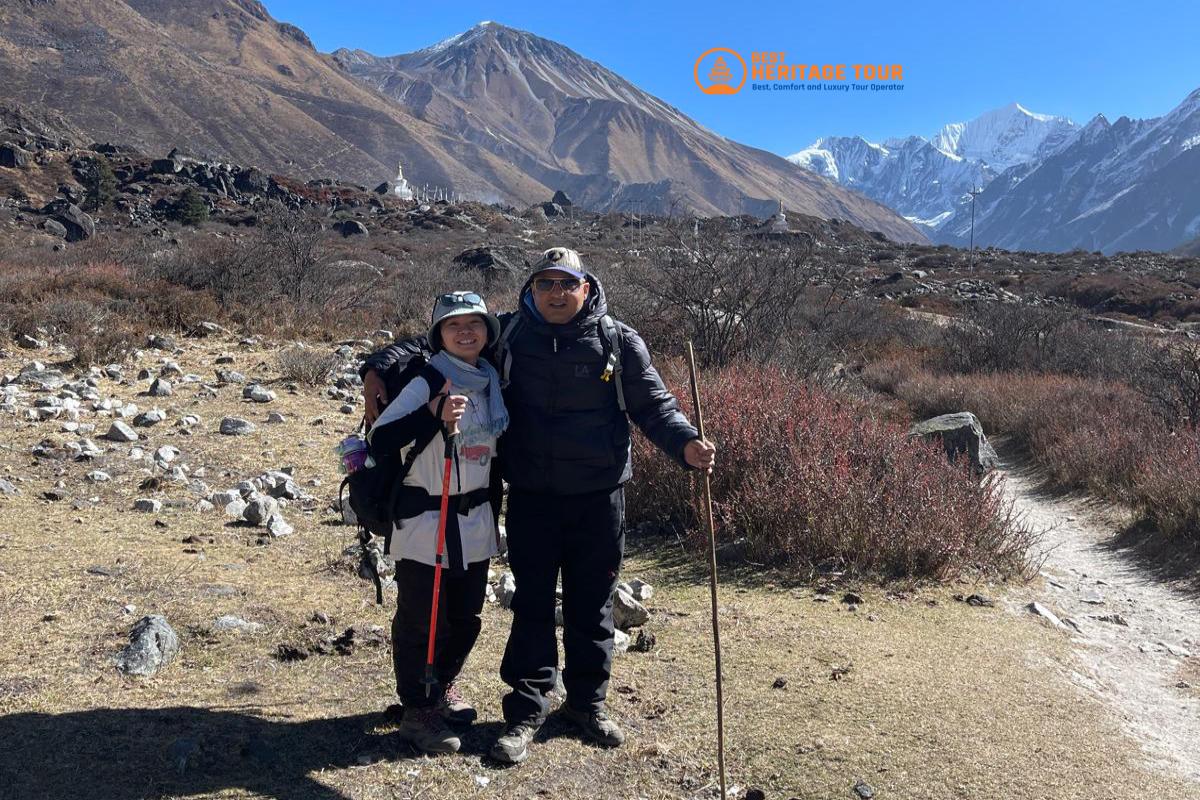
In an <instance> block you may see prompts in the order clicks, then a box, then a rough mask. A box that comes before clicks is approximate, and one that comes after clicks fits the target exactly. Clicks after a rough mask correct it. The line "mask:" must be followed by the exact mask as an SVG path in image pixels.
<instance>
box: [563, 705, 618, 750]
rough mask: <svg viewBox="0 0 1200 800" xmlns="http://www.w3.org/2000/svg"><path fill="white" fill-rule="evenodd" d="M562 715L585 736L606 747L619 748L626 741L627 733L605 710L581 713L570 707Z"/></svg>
mask: <svg viewBox="0 0 1200 800" xmlns="http://www.w3.org/2000/svg"><path fill="white" fill-rule="evenodd" d="M562 715H563V716H564V717H566V718H567V719H569V720H570V721H571V722H574V723H575V724H576V725H577V726H579V730H581V731H583V734H584V735H585V736H587V737H588V738H589V739H591V740H592V741H594V742H596V743H597V744H602V745H604V746H605V747H619V746H620V745H621V744H622V743H623V742H624V741H625V733H624V731H622V730H621V728H620V726H618V725H617V723H615V722H613V721H612V720H611V719H609V717H608V712H607V711H605V710H604V709H603V708H599V709H589V710H587V711H579V710H577V709H574V708H571V707H570V706H569V705H564V706H563V707H562Z"/></svg>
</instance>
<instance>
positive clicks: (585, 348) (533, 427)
mask: <svg viewBox="0 0 1200 800" xmlns="http://www.w3.org/2000/svg"><path fill="white" fill-rule="evenodd" d="M531 280H532V279H531ZM588 281H589V282H590V283H591V284H592V288H591V291H590V292H589V294H588V298H587V302H586V303H585V305H584V307H583V309H582V310H581V311H580V312H579V314H578V315H577V316H576V317H575V319H574V320H572V321H571V322H568V323H566V324H565V325H551V324H549V323H547V322H542V321H540V320H538V319H535V318H534V316H533V314H532V313H531V312H530V310H529V308H528V307H527V305H526V297H527V296H529V293H530V291H531V290H530V282H528V281H527V282H526V284H525V287H524V288H523V289H522V290H521V295H520V301H519V304H518V307H517V311H516V312H514V313H515V314H520V315H521V322H520V325H519V326H518V327H517V329H516V332H515V334H514V335H513V337H512V338H511V339H510V340H509V343H508V347H509V352H510V353H511V354H512V368H511V371H510V375H509V381H510V382H509V385H508V388H507V389H506V390H505V391H504V402H505V404H506V405H507V406H508V414H509V418H510V422H509V425H508V430H507V431H506V432H505V434H504V436H503V438H502V439H501V440H500V459H501V472H502V474H503V475H504V478H505V480H507V481H508V482H509V484H511V485H512V486H515V487H516V488H518V489H523V490H526V491H531V492H546V493H550V494H582V493H584V492H592V491H597V490H600V489H612V488H614V487H616V486H618V485H620V484H623V483H625V482H626V481H628V480H629V478H630V476H631V474H632V470H631V466H630V458H629V444H630V441H629V433H630V431H629V420H630V419H632V420H633V421H634V422H635V423H636V424H637V426H638V427H639V428H641V429H642V432H643V433H645V434H646V437H647V438H649V439H650V441H652V442H654V444H655V445H657V446H658V447H659V448H660V449H661V450H662V451H663V452H664V453H666V454H667V455H668V456H670V457H671V458H673V459H675V460H676V461H678V462H679V464H680V465H682V466H684V467H686V466H687V465H686V463H685V462H684V460H683V448H684V445H686V444H687V443H688V442H689V441H691V440H692V439H695V438H696V437H697V436H699V434H698V433H697V432H696V429H695V428H694V427H692V425H691V424H690V423H689V422H688V421H687V418H686V417H684V415H683V413H682V412H681V411H680V410H679V403H678V402H677V401H676V400H675V397H674V396H673V395H672V394H671V393H670V392H669V391H667V387H666V386H664V385H663V382H662V378H660V377H659V375H658V371H657V370H655V369H654V367H653V365H651V363H650V353H649V351H648V350H647V349H646V343H645V342H643V341H642V337H640V336H638V334H637V331H635V330H634V329H633V328H631V327H629V326H628V325H625V324H623V323H620V322H618V323H617V334H618V335H617V338H618V340H619V343H620V346H621V366H622V373H621V375H622V382H623V383H622V385H623V386H624V389H625V406H626V410H627V411H628V412H629V416H628V418H627V417H626V416H625V414H623V413H621V409H620V407H619V406H618V404H617V390H616V387H615V386H614V385H613V383H612V381H604V380H601V377H600V376H601V373H602V372H603V371H604V365H605V361H606V360H607V349H606V348H607V345H606V344H605V343H604V342H603V341H602V339H603V336H604V334H603V332H602V331H601V329H600V318H601V317H603V316H604V315H605V314H607V313H608V304H607V302H606V301H605V299H604V288H603V287H602V286H601V285H600V281H598V280H597V279H596V278H595V276H593V275H591V274H589V275H588ZM512 316H513V315H512V314H504V315H501V317H500V328H501V330H504V328H505V327H507V325H508V323H509V320H510V319H511V318H512Z"/></svg>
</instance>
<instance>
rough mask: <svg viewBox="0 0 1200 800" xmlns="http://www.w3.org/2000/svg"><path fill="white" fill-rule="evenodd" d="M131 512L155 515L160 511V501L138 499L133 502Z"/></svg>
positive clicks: (144, 498) (145, 498) (147, 498)
mask: <svg viewBox="0 0 1200 800" xmlns="http://www.w3.org/2000/svg"><path fill="white" fill-rule="evenodd" d="M133 510H134V511H142V512H145V513H149V514H157V513H158V512H159V511H162V501H161V500H155V499H153V498H150V497H139V498H138V499H137V500H134V501H133Z"/></svg>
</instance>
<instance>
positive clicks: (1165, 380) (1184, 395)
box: [1135, 341, 1200, 427]
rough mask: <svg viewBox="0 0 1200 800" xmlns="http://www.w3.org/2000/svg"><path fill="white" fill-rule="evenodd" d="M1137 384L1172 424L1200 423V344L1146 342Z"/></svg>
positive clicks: (1142, 351) (1155, 407)
mask: <svg viewBox="0 0 1200 800" xmlns="http://www.w3.org/2000/svg"><path fill="white" fill-rule="evenodd" d="M1140 353H1141V359H1140V360H1141V364H1142V369H1141V371H1140V374H1139V375H1138V380H1137V381H1136V384H1135V385H1136V386H1137V389H1138V391H1140V392H1141V393H1142V395H1143V396H1144V397H1145V398H1146V399H1147V400H1148V401H1149V402H1150V404H1151V406H1152V407H1153V408H1154V410H1155V411H1156V412H1157V413H1158V414H1159V416H1160V417H1161V418H1162V419H1163V420H1164V421H1165V422H1166V424H1167V425H1168V426H1169V427H1181V426H1188V425H1190V426H1193V427H1195V426H1196V425H1200V345H1196V344H1194V343H1192V342H1172V343H1169V344H1166V345H1163V344H1162V343H1160V342H1156V341H1147V342H1145V343H1144V344H1143V345H1142V347H1141V349H1140Z"/></svg>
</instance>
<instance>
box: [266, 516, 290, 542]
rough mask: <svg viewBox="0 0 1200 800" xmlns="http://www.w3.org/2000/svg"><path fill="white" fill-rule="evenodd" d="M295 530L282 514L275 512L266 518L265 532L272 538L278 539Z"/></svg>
mask: <svg viewBox="0 0 1200 800" xmlns="http://www.w3.org/2000/svg"><path fill="white" fill-rule="evenodd" d="M295 531H296V529H295V528H294V527H292V525H291V523H289V522H288V521H287V520H285V519H284V518H283V515H282V514H278V513H276V514H274V515H273V516H271V517H270V518H269V519H267V533H268V534H270V535H271V538H273V539H278V538H279V537H281V536H291V535H292V534H293V533H295Z"/></svg>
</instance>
